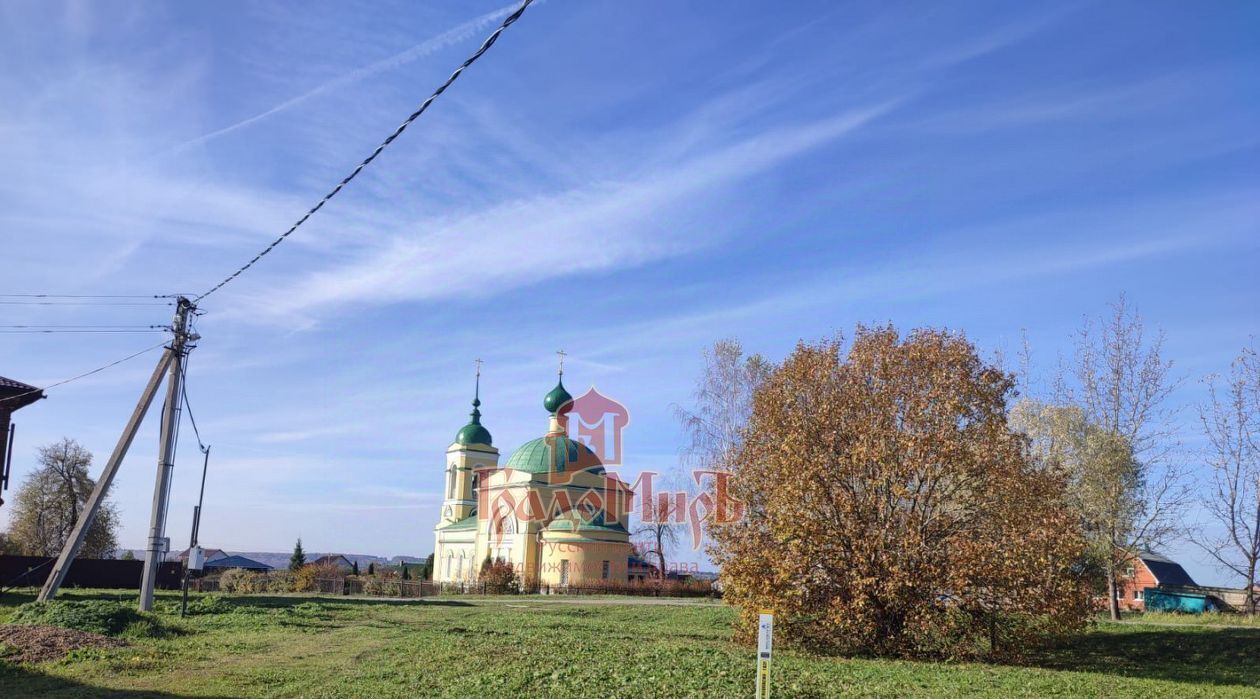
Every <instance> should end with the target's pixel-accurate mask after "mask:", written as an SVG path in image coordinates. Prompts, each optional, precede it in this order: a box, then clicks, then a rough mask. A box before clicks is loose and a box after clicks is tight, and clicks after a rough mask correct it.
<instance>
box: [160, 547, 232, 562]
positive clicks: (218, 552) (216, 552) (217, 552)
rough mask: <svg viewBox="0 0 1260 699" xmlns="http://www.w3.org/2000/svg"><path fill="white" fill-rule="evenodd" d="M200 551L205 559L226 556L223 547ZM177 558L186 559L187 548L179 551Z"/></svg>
mask: <svg viewBox="0 0 1260 699" xmlns="http://www.w3.org/2000/svg"><path fill="white" fill-rule="evenodd" d="M201 553H202V554H203V555H204V556H205V560H207V561H213V560H218V558H226V557H227V556H228V552H227V551H224V550H223V549H202V550H201ZM177 558H179V560H181V561H185V560H188V549H184V550H183V551H180V552H179V556H177ZM246 560H249V559H246Z"/></svg>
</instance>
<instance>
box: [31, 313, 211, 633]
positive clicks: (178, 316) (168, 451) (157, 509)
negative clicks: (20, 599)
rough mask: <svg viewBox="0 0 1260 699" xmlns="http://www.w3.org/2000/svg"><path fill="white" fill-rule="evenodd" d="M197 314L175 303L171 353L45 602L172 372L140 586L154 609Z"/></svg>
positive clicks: (52, 577) (82, 518)
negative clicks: (185, 369)
mask: <svg viewBox="0 0 1260 699" xmlns="http://www.w3.org/2000/svg"><path fill="white" fill-rule="evenodd" d="M193 310H194V306H193V305H192V302H190V301H189V300H188V299H186V298H184V297H182V296H181V297H179V298H178V299H177V300H176V309H175V320H174V325H173V326H172V331H173V334H174V338H173V339H172V341H171V344H170V345H169V346H168V347H167V348H166V351H165V352H163V353H162V357H161V358H160V359H158V363H157V366H156V367H155V368H154V369H153V375H152V376H151V377H150V378H149V383H148V384H147V385H146V386H145V389H144V392H143V393H141V394H140V400H139V402H137V403H136V409H135V410H134V411H132V413H131V418H130V419H128V420H127V425H126V427H124V428H123V432H122V435H120V436H119V437H118V444H116V445H115V446H114V451H113V453H112V454H110V457H109V461H108V462H107V463H106V464H105V470H104V472H102V473H101V477H100V478H99V479H97V481H96V487H95V488H94V489H93V490H92V495H91V496H90V497H89V498H88V501H87V505H86V506H85V507H84V508H83V512H82V513H81V514H80V515H79V519H78V521H77V522H75V525H74V530H73V531H71V532H70V538H68V539H67V540H66V543H65V545H64V546H63V547H62V549H61V554H60V555H58V556H57V562H56V564H55V565H54V566H53V569H52V572H51V573H49V574H48V579H47V580H46V581H44V587H43V589H41V590H40V592H39V600H40V601H41V602H43V601H47V600H50V599H52V598H53V597H55V596H56V595H57V591H58V590H59V589H60V588H61V583H62V581H64V580H65V577H66V573H67V572H68V571H69V570H70V565H71V563H73V562H74V557H75V556H77V555H78V553H79V549H80V548H82V547H83V540H84V539H85V538H86V537H87V532H88V529H89V528H90V527H91V526H92V522H93V521H94V520H95V519H96V514H97V512H99V511H100V508H101V503H103V502H104V500H105V494H106V493H107V492H108V491H109V487H110V485H112V484H113V482H114V476H116V475H117V474H118V467H119V466H120V465H121V464H122V461H123V459H124V458H126V456H127V450H128V449H130V448H131V442H132V440H134V439H135V436H136V432H138V431H139V430H140V423H141V422H143V421H144V415H145V413H147V412H148V411H149V406H150V405H152V403H153V398H154V396H156V395H157V391H158V387H159V386H161V384H162V375H163V374H164V373H167V372H169V381H168V385H167V391H166V406H165V409H164V410H163V413H162V437H161V451H160V454H159V457H158V476H157V483H156V484H155V486H154V495H153V513H152V516H151V518H150V520H151V526H150V531H149V549H148V552H147V554H146V556H145V562H144V577H143V579H142V580H141V588H140V609H142V610H144V611H149V610H151V609H152V608H153V584H154V582H155V581H156V578H157V567H158V565H159V564H160V563H161V554H162V553H164V550H162V551H157V550H155V548H156V547H160V545H161V542H162V539H163V531H164V530H165V526H166V501H167V496H168V495H169V492H168V491H169V488H170V471H171V468H173V466H174V456H175V455H174V447H175V427H176V425H177V424H178V423H177V422H176V421H177V419H178V415H179V406H180V401H181V400H182V398H183V395H182V394H181V393H180V391H179V387H180V379H181V378H182V376H183V367H184V357H185V356H186V355H187V353H188V350H189V349H190V348H189V346H188V342H189V341H190V340H196V339H197V338H196V337H195V336H190V334H189V332H188V317H189V315H190V314H191V313H192V311H193Z"/></svg>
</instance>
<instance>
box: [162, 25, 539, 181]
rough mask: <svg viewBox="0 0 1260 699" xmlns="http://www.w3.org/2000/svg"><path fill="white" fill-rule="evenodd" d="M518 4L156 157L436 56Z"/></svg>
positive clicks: (236, 129)
mask: <svg viewBox="0 0 1260 699" xmlns="http://www.w3.org/2000/svg"><path fill="white" fill-rule="evenodd" d="M518 5H519V3H518V4H513V5H507V6H505V7H501V8H499V9H497V10H494V11H493V12H487V13H485V14H483V15H481V16H479V17H476V18H474V19H471V20H469V21H467V22H464V23H463V24H460V25H458V26H456V27H452V28H451V29H448V30H446V31H444V32H442V33H440V34H437V35H436V36H432V37H430V38H428V39H425V40H424V41H422V42H420V43H418V44H416V45H415V46H412V47H411V48H409V49H407V50H405V51H400V52H398V53H396V54H394V55H392V56H389V57H388V58H383V59H381V60H379V61H376V62H374V63H370V64H368V65H366V66H363V67H361V68H356V69H355V70H352V71H349V72H347V73H343V74H342V75H339V76H337V77H335V78H333V79H332V80H329V81H327V82H324V83H322V84H320V85H317V86H316V87H313V88H311V89H309V90H307V91H306V92H303V93H302V94H300V95H297V96H296V97H291V98H289V99H287V100H285V101H283V102H281V103H279V104H277V105H275V106H273V107H270V108H268V109H265V110H263V111H261V112H259V113H257V114H255V115H253V116H250V117H247V118H245V119H241V120H240V121H237V122H235V123H232V124H229V125H227V126H224V127H222V128H219V129H215V130H214V131H211V132H209V133H205V134H202V135H200V136H197V137H196V138H191V139H189V140H187V141H184V142H182V143H178V144H176V145H174V146H171V147H170V148H168V149H166V150H164V151H162V152H161V153H159V154H158V155H157V157H163V156H167V155H172V154H174V153H178V152H180V151H183V150H186V149H188V148H191V147H192V146H196V145H200V144H203V143H207V142H209V141H212V140H214V139H216V138H219V137H220V136H226V135H227V134H230V133H232V132H234V131H239V130H241V129H244V128H246V127H248V126H251V125H253V124H256V123H258V122H260V121H263V120H264V119H267V118H268V117H272V116H275V115H276V114H279V113H281V112H284V111H286V110H289V109H292V108H293V107H296V106H298V105H300V104H302V103H303V102H306V101H307V100H309V99H311V98H314V97H318V96H319V95H322V94H325V93H328V92H332V91H333V90H337V89H340V88H343V87H346V86H349V85H352V84H354V83H357V82H360V81H362V80H366V79H368V78H370V77H372V76H374V75H377V74H379V73H383V72H385V71H389V70H394V69H396V68H400V67H402V66H404V65H407V64H408V63H412V62H414V61H417V60H419V59H421V58H424V57H425V56H428V55H430V54H433V53H436V52H438V51H440V50H442V49H444V48H446V47H448V46H451V45H454V44H458V43H460V42H463V41H466V40H468V39H470V38H472V37H473V36H474V35H476V33H477V32H479V31H481V30H483V29H485V28H486V27H488V26H489V25H490V24H492V23H493V22H496V21H498V20H501V19H503V18H504V17H506V16H507V15H508V14H509V13H511V12H512V11H513V10H515V9H516V8H517V6H518Z"/></svg>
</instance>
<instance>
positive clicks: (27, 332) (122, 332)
mask: <svg viewBox="0 0 1260 699" xmlns="http://www.w3.org/2000/svg"><path fill="white" fill-rule="evenodd" d="M160 332H166V331H165V330H0V335H55V334H58V333H70V334H80V335H81V334H85V333H86V334H96V335H128V334H133V335H134V334H137V333H160Z"/></svg>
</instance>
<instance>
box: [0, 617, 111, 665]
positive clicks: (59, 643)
mask: <svg viewBox="0 0 1260 699" xmlns="http://www.w3.org/2000/svg"><path fill="white" fill-rule="evenodd" d="M125 645H127V642H126V641H124V640H122V639H119V638H111V637H109V636H102V635H101V634H99V633H91V632H88V631H78V630H76V629H67V628H63V627H60V626H39V625H33V624H0V646H2V647H3V648H4V650H5V651H6V652H4V653H3V655H0V657H3V658H4V660H6V661H8V662H12V663H40V662H44V661H47V660H58V659H60V658H64V657H65V656H66V654H67V653H69V652H70V651H72V650H78V649H79V648H120V647H122V646H125Z"/></svg>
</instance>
